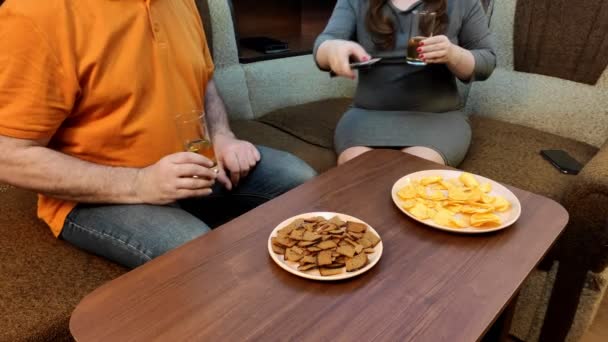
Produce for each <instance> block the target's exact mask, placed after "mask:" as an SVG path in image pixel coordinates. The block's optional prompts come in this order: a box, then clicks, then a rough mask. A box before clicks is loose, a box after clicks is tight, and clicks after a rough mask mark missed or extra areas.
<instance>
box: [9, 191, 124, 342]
mask: <svg viewBox="0 0 608 342" xmlns="http://www.w3.org/2000/svg"><path fill="white" fill-rule="evenodd" d="M0 213H2V215H0V303H1V305H0V317H2V319H1V320H0V341H22V340H36V341H47V340H52V341H56V340H68V339H69V338H70V334H69V330H68V321H69V318H70V315H71V314H72V310H74V308H75V307H76V305H77V304H78V302H79V301H80V300H81V299H82V298H83V297H84V296H85V295H86V294H88V293H89V292H91V291H93V290H94V289H95V288H97V287H99V286H100V285H101V284H103V283H105V282H106V281H109V280H111V279H114V278H116V277H117V276H119V275H120V274H122V273H124V272H125V271H126V270H125V269H124V268H122V267H119V266H117V265H115V264H112V263H110V262H107V261H105V260H103V259H101V258H98V257H96V256H93V255H91V254H88V253H84V252H82V251H80V250H77V249H76V248H74V247H72V246H70V245H68V244H67V243H65V242H64V241H62V240H58V239H56V238H54V237H53V236H52V234H51V231H50V230H49V229H48V227H47V226H46V225H45V224H44V223H42V222H41V221H39V220H38V219H37V218H36V195H35V194H34V193H31V192H29V191H24V190H19V189H15V188H13V187H8V186H5V185H3V186H0Z"/></svg>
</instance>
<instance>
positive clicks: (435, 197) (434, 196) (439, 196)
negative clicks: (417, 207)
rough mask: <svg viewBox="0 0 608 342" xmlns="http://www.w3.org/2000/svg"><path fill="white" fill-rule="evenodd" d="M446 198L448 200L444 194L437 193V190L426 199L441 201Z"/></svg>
mask: <svg viewBox="0 0 608 342" xmlns="http://www.w3.org/2000/svg"><path fill="white" fill-rule="evenodd" d="M446 198H447V196H446V195H445V194H444V193H443V192H441V191H437V190H434V191H432V192H431V193H430V194H429V195H427V196H426V199H429V200H432V201H441V200H444V199H446Z"/></svg>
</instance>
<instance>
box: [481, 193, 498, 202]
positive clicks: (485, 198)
mask: <svg viewBox="0 0 608 342" xmlns="http://www.w3.org/2000/svg"><path fill="white" fill-rule="evenodd" d="M495 200H496V197H494V196H490V195H486V194H482V195H481V202H482V203H486V204H488V203H492V202H494V201H495Z"/></svg>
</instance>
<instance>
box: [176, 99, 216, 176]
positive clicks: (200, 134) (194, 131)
mask: <svg viewBox="0 0 608 342" xmlns="http://www.w3.org/2000/svg"><path fill="white" fill-rule="evenodd" d="M175 125H176V127H177V134H178V136H179V139H180V141H181V143H182V146H183V149H184V151H186V152H194V153H198V154H200V155H202V156H203V157H205V158H207V159H209V160H211V161H212V162H213V167H212V168H211V169H212V170H213V171H215V172H218V169H217V159H216V158H215V151H214V149H213V143H212V142H211V138H210V137H209V135H208V130H207V125H206V122H205V112H204V111H203V110H192V111H189V112H185V113H180V114H178V115H176V116H175Z"/></svg>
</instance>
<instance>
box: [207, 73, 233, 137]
mask: <svg viewBox="0 0 608 342" xmlns="http://www.w3.org/2000/svg"><path fill="white" fill-rule="evenodd" d="M205 117H206V120H207V128H208V129H209V134H210V136H211V139H212V140H213V138H214V137H215V136H216V135H218V134H223V135H229V136H234V134H232V131H231V130H230V124H229V123H228V113H227V112H226V106H225V105H224V100H222V97H221V96H220V94H219V92H218V90H217V87H216V86H215V82H214V81H213V80H211V81H209V84H207V91H206V93H205Z"/></svg>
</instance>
